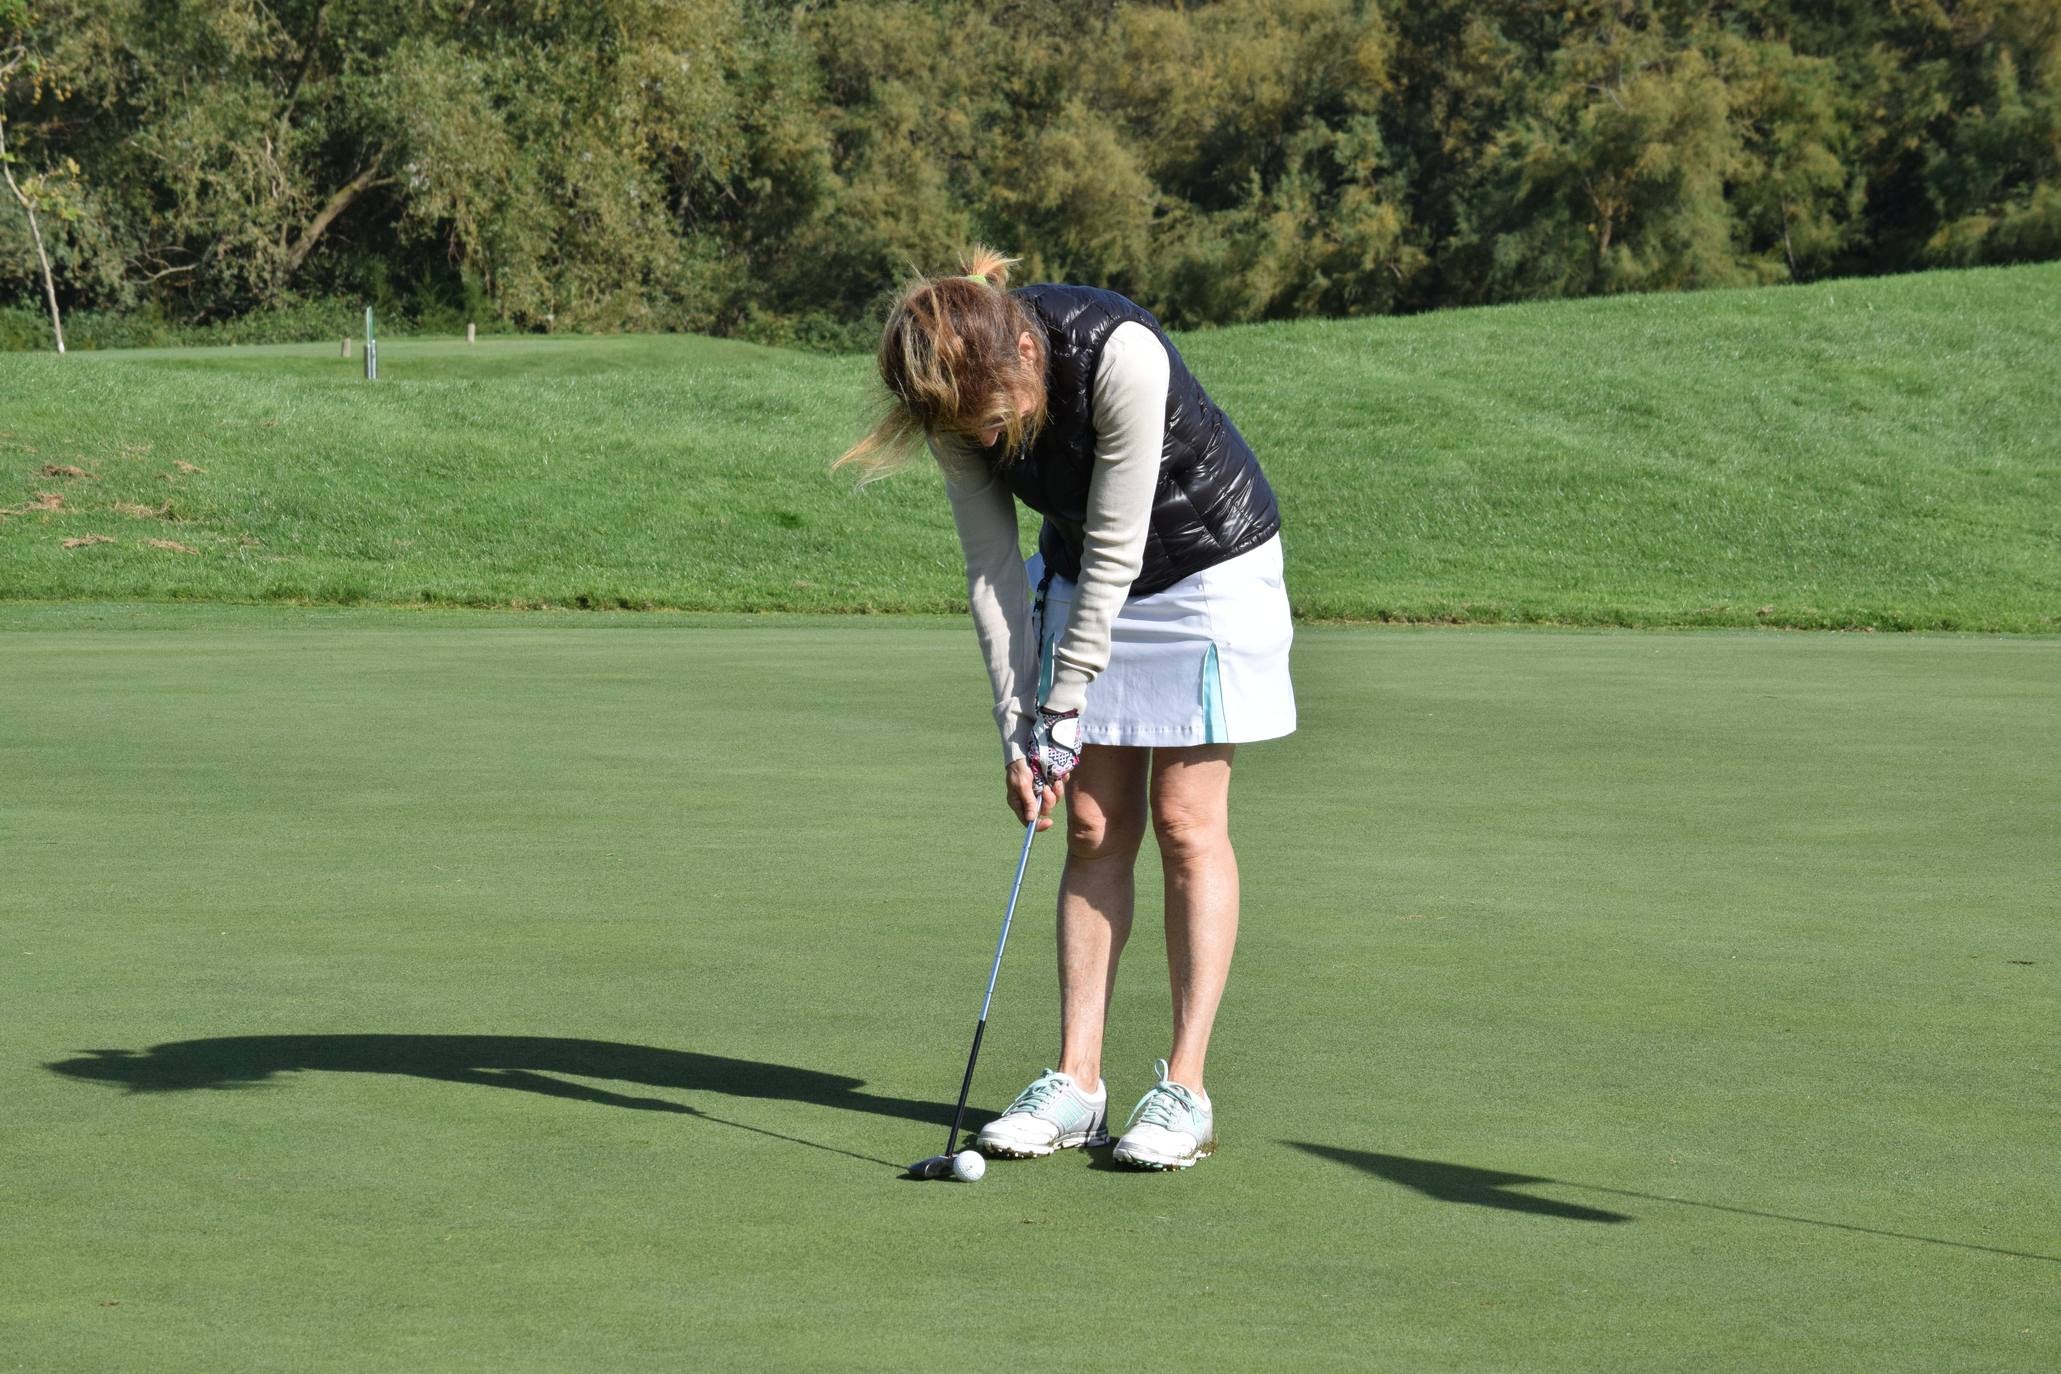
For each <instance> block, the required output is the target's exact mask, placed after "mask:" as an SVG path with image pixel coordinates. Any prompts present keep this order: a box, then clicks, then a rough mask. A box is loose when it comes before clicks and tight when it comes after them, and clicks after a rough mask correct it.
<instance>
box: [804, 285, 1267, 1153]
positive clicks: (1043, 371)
mask: <svg viewBox="0 0 2061 1374" xmlns="http://www.w3.org/2000/svg"><path fill="white" fill-rule="evenodd" d="M1014 261H1015V260H1014V259H1011V258H1005V257H1003V256H1002V255H1001V254H999V253H996V252H994V251H992V250H990V249H986V248H980V249H976V250H974V251H973V252H972V253H971V255H970V258H969V261H967V263H966V264H965V266H966V273H965V275H963V276H948V277H935V278H927V279H919V280H917V281H915V282H913V283H912V284H911V285H910V286H909V287H908V288H907V289H906V290H905V291H904V292H903V294H902V298H901V300H900V302H899V303H898V304H897V305H896V306H895V308H894V310H893V312H892V314H891V315H890V316H889V318H888V322H887V327H886V329H885V330H884V331H883V332H882V334H881V338H880V353H879V363H880V376H881V380H882V381H883V382H885V383H886V384H887V390H888V393H889V398H890V406H889V410H888V413H887V415H886V416H885V418H883V419H882V420H881V421H880V423H879V424H878V425H876V426H874V428H873V430H872V431H871V432H870V433H869V434H867V435H866V437H865V438H864V439H862V440H860V442H859V443H858V444H857V445H856V446H855V447H854V448H853V449H852V450H851V452H849V453H847V454H846V455H845V456H844V458H843V459H841V460H840V462H856V463H859V464H860V465H861V466H862V467H864V468H865V469H867V470H868V472H869V474H878V473H880V472H882V471H885V470H887V469H888V468H891V467H892V466H894V465H895V464H896V463H897V462H898V461H899V460H900V459H901V458H903V457H904V456H906V454H907V453H908V452H909V451H910V450H912V449H913V448H914V447H915V445H916V444H917V443H918V442H919V441H927V442H928V444H929V446H930V448H931V451H932V453H933V454H934V455H935V456H936V458H937V461H938V462H939V464H940V465H941V466H942V467H943V469H944V474H945V484H946V490H947V492H948V493H949V495H950V497H951V502H952V517H953V521H954V523H955V524H956V525H957V527H958V531H959V542H960V544H961V546H962V547H963V548H964V550H965V554H966V590H967V598H968V600H969V601H970V602H971V603H972V611H973V623H974V629H975V632H976V634H977V636H978V638H979V640H980V649H981V654H982V656H983V657H984V658H985V659H986V660H987V669H988V679H989V681H990V682H991V683H992V684H993V686H994V693H995V721H996V724H997V725H998V726H999V727H1000V729H1001V733H1002V751H1003V758H1004V766H1005V770H1006V771H1005V774H1004V783H1003V786H1004V793H1005V795H1006V797H1007V799H1008V804H1009V807H1010V809H1011V810H1013V811H1014V812H1015V813H1016V817H1017V821H1018V823H1019V824H1023V825H1029V824H1030V823H1031V820H1032V817H1033V815H1034V814H1035V815H1037V816H1039V817H1040V818H1041V819H1040V820H1039V827H1040V828H1041V829H1042V828H1044V827H1045V826H1048V825H1049V824H1050V823H1051V822H1050V821H1049V820H1048V819H1042V818H1043V817H1047V816H1049V814H1050V812H1051V810H1052V806H1053V804H1054V802H1055V801H1056V800H1057V799H1058V786H1059V784H1060V783H1061V782H1062V780H1063V781H1064V783H1065V787H1066V811H1067V827H1066V830H1067V836H1066V839H1067V849H1066V869H1065V874H1064V876H1063V877H1062V878H1061V879H1060V885H1059V989H1060V1031H1059V1036H1060V1038H1059V1066H1058V1068H1056V1069H1048V1070H1046V1071H1045V1072H1044V1073H1043V1074H1041V1075H1040V1076H1039V1077H1038V1078H1037V1080H1036V1081H1035V1082H1033V1083H1032V1084H1031V1085H1030V1086H1029V1087H1028V1088H1026V1089H1024V1090H1023V1092H1022V1093H1021V1094H1019V1095H1018V1096H1017V1098H1016V1100H1015V1101H1014V1102H1012V1103H1010V1104H1009V1108H1008V1110H1007V1111H1005V1112H1004V1113H1003V1114H1002V1115H1001V1116H1000V1117H999V1118H997V1119H996V1120H995V1121H992V1122H990V1123H989V1124H988V1125H987V1127H986V1128H985V1129H983V1130H982V1131H981V1133H980V1140H979V1143H980V1148H981V1149H982V1151H983V1152H985V1153H987V1154H990V1155H1003V1156H1009V1157H1014V1158H1030V1157H1036V1156H1042V1155H1049V1154H1051V1153H1053V1152H1054V1151H1055V1150H1062V1149H1067V1148H1070V1147H1073V1146H1082V1145H1102V1144H1106V1143H1107V1142H1108V1140H1109V1134H1108V1128H1107V1122H1108V1106H1109V1095H1108V1089H1107V1088H1106V1087H1105V1085H1104V1084H1103V1081H1102V1033H1103V1026H1104V1023H1105V1019H1106V1016H1107V1012H1108V1009H1109V998H1110V993H1111V991H1112V989H1113V988H1114V986H1115V983H1116V966H1117V959H1118V957H1119V956H1120V955H1121V954H1122V952H1123V947H1124V941H1125V940H1126V939H1127V938H1128V937H1129V935H1130V933H1131V914H1132V911H1131V908H1132V901H1133V896H1134V887H1133V883H1132V868H1133V866H1134V864H1135V862H1136V860H1137V856H1138V850H1139V847H1140V845H1141V844H1142V842H1143V840H1144V837H1145V828H1146V821H1147V819H1148V818H1149V819H1150V821H1151V825H1152V834H1153V837H1154V839H1155V840H1156V841H1157V843H1158V846H1159V855H1160V862H1161V865H1162V867H1163V870H1164V873H1165V882H1166V947H1167V964H1168V973H1169V974H1170V976H1171V979H1172V983H1173V1013H1174V1017H1173V1020H1174V1024H1173V1043H1172V1046H1171V1047H1170V1049H1169V1050H1168V1053H1167V1057H1166V1058H1165V1059H1164V1060H1162V1061H1160V1062H1159V1064H1158V1065H1157V1078H1158V1081H1157V1082H1155V1083H1154V1084H1153V1085H1152V1088H1151V1090H1150V1091H1148V1092H1147V1093H1146V1094H1145V1096H1144V1098H1143V1099H1142V1100H1141V1101H1140V1102H1139V1103H1138V1105H1137V1108H1136V1109H1135V1110H1134V1111H1133V1112H1132V1113H1131V1116H1130V1120H1129V1124H1128V1125H1127V1127H1126V1128H1125V1130H1124V1133H1123V1136H1122V1138H1121V1139H1119V1140H1118V1141H1117V1143H1116V1158H1117V1159H1118V1160H1119V1161H1120V1162H1122V1163H1125V1164H1130V1165H1134V1166H1137V1167H1139V1168H1145V1169H1179V1168H1184V1167H1186V1166H1187V1165H1190V1164H1193V1163H1195V1162H1196V1161H1197V1160H1198V1159H1201V1158H1202V1157H1203V1156H1204V1155H1207V1154H1209V1153H1210V1152H1211V1150H1212V1149H1214V1148H1215V1145H1216V1130H1215V1113H1214V1110H1213V1109H1212V1107H1211V1104H1210V1099H1209V1094H1208V1092H1207V1091H1206V1089H1205V1088H1204V1084H1203V1060H1204V1058H1205V1056H1206V1055H1207V1054H1208V1051H1209V1035H1210V1027H1211V1025H1212V1023H1213V1022H1214V1021H1215V1019H1216V1013H1217V1004H1218V1002H1219V1001H1220V1000H1221V999H1222V997H1223V992H1224V982H1225V979H1226V977H1227V976H1228V975H1229V973H1230V969H1231V950H1232V946H1233V945H1234V944H1235V943H1236V941H1237V936H1238V862H1237V858H1236V856H1234V855H1233V853H1232V852H1231V839H1230V832H1229V828H1228V820H1229V794H1230V787H1231V755H1232V749H1233V746H1234V745H1238V744H1242V743H1246V742H1248V741H1251V740H1263V739H1272V738H1275V737H1277V736H1280V735H1285V734H1288V733H1289V732H1290V731H1292V730H1294V728H1295V698H1294V694H1293V692H1292V690H1291V688H1290V685H1289V679H1288V645H1289V640H1290V637H1291V633H1292V632H1291V629H1290V624H1289V615H1288V597H1287V593H1286V591H1285V590H1284V588H1283V586H1282V581H1281V541H1280V537H1279V535H1280V528H1281V517H1280V512H1279V510H1278V508H1277V507H1276V506H1275V504H1274V494H1273V492H1272V490H1271V489H1269V487H1268V486H1267V480H1266V478H1265V477H1264V476H1263V475H1262V474H1261V472H1260V468H1259V463H1258V462H1257V461H1256V460H1255V459H1254V458H1253V455H1252V451H1251V449H1249V448H1247V447H1246V443H1245V440H1244V439H1243V438H1242V437H1240V435H1239V433H1238V431H1237V429H1235V428H1234V427H1233V426H1232V424H1231V421H1230V419H1229V417H1227V416H1226V415H1225V414H1224V413H1223V411H1221V410H1219V409H1217V407H1216V406H1214V405H1213V404H1211V403H1210V399H1209V397H1208V396H1207V395H1206V394H1205V393H1204V392H1203V390H1202V388H1201V387H1200V386H1199V385H1197V383H1196V381H1195V379H1194V378H1193V377H1192V376H1190V375H1189V374H1188V369H1187V368H1186V367H1185V366H1184V365H1183V364H1182V362H1181V355H1180V354H1179V353H1177V352H1176V351H1175V350H1174V346H1173V344H1172V343H1170V342H1168V340H1167V336H1166V334H1165V332H1164V331H1162V330H1161V329H1160V327H1159V322H1158V321H1157V320H1155V319H1153V317H1152V316H1151V315H1150V314H1149V313H1147V312H1146V311H1145V310H1143V309H1141V308H1139V307H1138V306H1136V305H1134V304H1132V303H1131V302H1130V301H1128V300H1126V299H1124V298H1123V297H1122V296H1119V295H1117V294H1115V293H1114V292H1110V291H1100V290H1096V289H1095V288H1093V287H1086V286H1057V285H1041V286H1026V287H1023V288H1021V289H1019V290H1015V291H1010V290H1008V289H1007V286H1008V279H1009V267H1010V265H1011V264H1012V263H1013V262H1014ZM1018 501H1021V502H1023V504H1024V505H1026V506H1029V507H1030V508H1031V509H1032V510H1035V511H1037V512H1038V513H1039V514H1040V515H1042V516H1043V517H1044V528H1043V529H1042V531H1041V532H1040V533H1039V536H1038V557H1037V558H1036V559H1033V560H1032V563H1031V566H1030V568H1029V569H1028V570H1026V568H1025V566H1024V564H1023V562H1022V561H1021V552H1020V550H1019V548H1018V546H1017V537H1016V505H1015V503H1016V502H1018ZM1033 582H1035V585H1036V593H1035V599H1033V594H1032V584H1033Z"/></svg>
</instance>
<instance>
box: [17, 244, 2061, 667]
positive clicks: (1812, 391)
mask: <svg viewBox="0 0 2061 1374" xmlns="http://www.w3.org/2000/svg"><path fill="white" fill-rule="evenodd" d="M2057 294H2061V266H2057V265H2049V266H2040V267H2027V268H2017V269H2010V270H1993V271H1975V272H1958V273H1937V274H1931V275H1926V276H1920V277H1907V278H1895V279H1881V280H1872V281H1843V282H1836V283H1830V284H1825V285H1820V286H1811V287H1794V288H1786V289H1775V290H1765V291H1740V292H1718V293H1705V294H1699V295H1692V296H1641V297H1627V298H1620V299H1614V300H1602V301H1587V302H1573V303H1562V304H1552V305H1540V306H1523V307H1504V308H1500V309H1492V310H1472V311H1459V312H1451V313H1446V314H1437V315H1429V316H1421V317H1416V318H1410V319H1388V320H1365V321H1353V322H1313V323H1298V324H1284V325H1274V326H1265V327H1255V328H1242V329H1227V330H1223V331H1220V332H1212V333H1204V334H1198V335H1193V336H1188V337H1184V338H1183V339H1182V340H1181V344H1182V347H1183V349H1184V351H1185V352H1186V353H1187V355H1188V357H1189V359H1190V361H1191V363H1192V364H1193V366H1194V368H1195V370H1196V372H1197V373H1198V375H1200V376H1201V377H1202V379H1203V380H1204V382H1205V384H1206V385H1207V386H1208V387H1209V388H1210V390H1211V392H1212V394H1213V395H1215V396H1216V397H1217V398H1218V399H1219V400H1220V401H1221V402H1222V403H1223V404H1224V406H1225V407H1226V409H1227V410H1228V411H1229V412H1230V413H1231V414H1232V415H1233V416H1234V417H1235V418H1236V419H1237V421H1238V423H1239V424H1240V426H1241V427H1242V428H1243V429H1244V431H1245V432H1246V434H1247V435H1248V437H1249V438H1250V439H1251V440H1252V442H1253V444H1254V446H1255V447H1256V448H1257V449H1258V451H1259V452H1260V454H1261V455H1262V457H1263V459H1264V461H1265V463H1266V465H1267V467H1268V469H1269V471H1270V473H1271V474H1272V475H1273V477H1274V479H1275V482H1276V486H1277V488H1278V490H1279V492H1280V495H1281V500H1282V504H1283V506H1284V508H1285V510H1286V514H1287V520H1288V532H1287V538H1288V545H1289V559H1290V564H1289V567H1290V581H1291V591H1292V594H1293V596H1294V599H1295V603H1296V607H1297V609H1298V611H1299V612H1300V613H1301V614H1302V615H1303V616H1305V617H1313V618H1320V619H1340V620H1415V621H1484V622H1508V621H1520V622H1521V621H1540V622H1559V623H1567V624H1578V625H1633V626H1666V625H1753V624H1764V625H1782V626H1802V627H1862V626H1867V627H1878V628H1884V629H1901V628H1936V629H1964V630H1965V629H1982V630H2005V631H2028V630H2029V631H2053V630H2056V629H2061V515H2057V512H2061V456H2057V454H2061V445H2057V444H2056V442H2055V440H2054V438H2053V429H2052V425H2053V417H2054V416H2055V415H2056V414H2057V413H2061V380H2057V370H2056V369H2055V368H2053V367H2052V366H2051V365H2049V361H2050V360H2051V359H2052V358H2054V357H2056V356H2061V320H2057V319H2056V316H2055V314H2054V312H2053V311H2052V310H2051V309H2049V308H2047V307H2046V304H2045V303H2046V302H2048V301H2051V300H2052V299H2054V298H2055V297H2056V295H2057ZM357 370H358V364H357V363H355V362H347V361H344V360H342V359H340V358H339V357H337V356H336V348H335V345H333V344H323V345H310V346H307V347H278V348H233V349H208V350H183V351H167V352H151V351H142V352H134V353H95V354H78V355H74V356H72V357H70V358H66V359H57V358H54V357H43V356H28V355H10V356H0V397H4V398H5V402H4V406H0V509H5V510H7V511H9V512H10V513H9V514H7V515H5V516H0V598H12V599H72V598H86V599H127V600H135V599H166V598H170V599H205V600H227V601H252V602H256V601H289V602H308V603H362V602H370V603H386V604H398V603H418V604H424V603H426V604H435V605H473V606H509V605H517V606H542V605H551V606H578V607H631V608H646V607H652V608H657V607H666V608H680V609H690V610H702V611H752V610H806V611H825V612H854V611H949V610H953V609H955V608H957V607H958V606H959V605H960V604H961V602H962V596H963V592H962V587H961V579H960V572H959V568H958V563H957V550H956V546H955V544H954V542H953V539H952V535H951V532H950V524H949V520H948V518H947V516H946V512H945V509H944V504H943V500H942V496H941V493H940V492H939V490H938V483H937V479H936V477H935V475H934V474H932V473H930V472H929V471H927V470H926V469H925V467H923V466H921V465H919V466H918V467H916V468H913V469H912V470H911V471H909V472H907V473H905V474H903V475H901V476H899V477H897V478H895V479H893V480H890V481H887V482H883V483H879V484H876V485H874V486H872V487H869V488H867V489H866V490H864V491H860V492H855V491H854V490H853V489H852V483H851V482H850V481H849V480H848V479H847V478H845V477H840V476H833V475H831V474H830V473H829V472H828V471H827V467H828V463H829V461H830V459H831V458H832V457H834V456H835V455H836V454H837V453H838V452H839V451H840V450H841V449H842V447H843V446H844V445H845V444H846V443H847V442H848V441H849V440H850V438H851V437H852V436H853V435H855V434H856V433H857V432H858V430H859V429H860V428H861V427H862V426H863V424H864V421H865V418H866V411H867V405H868V401H867V385H868V384H867V371H868V366H867V363H866V361H865V360H864V359H862V358H851V357H845V358H826V357H821V356H811V355H804V354H798V353H788V352H781V351H777V350H770V349H764V348H758V347H754V346H751V345H745V344H735V343H724V342H717V341H711V340H704V339H694V338H680V337H668V338H649V339H628V338H613V339H596V340H544V339H493V340H488V341H483V342H482V343H480V344H479V345H477V346H474V347H470V348H468V347H467V346H466V345H464V344H462V343H453V342H434V341H432V342H420V341H395V342H393V343H391V344H389V345H387V346H385V347H384V348H383V349H382V370H383V372H384V374H385V377H386V380H384V381H382V382H380V383H379V384H377V385H367V384H365V383H364V382H362V381H360V380H358V378H357ZM46 466H48V467H51V468H55V469H59V471H56V472H52V473H46V472H45V468H46ZM65 468H76V469H79V470H80V471H81V472H83V473H84V474H86V475H83V476H77V475H68V474H66V473H64V472H63V471H62V469H65ZM68 541H71V542H70V543H69V546H68Z"/></svg>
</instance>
